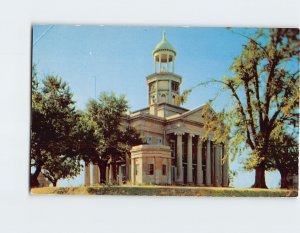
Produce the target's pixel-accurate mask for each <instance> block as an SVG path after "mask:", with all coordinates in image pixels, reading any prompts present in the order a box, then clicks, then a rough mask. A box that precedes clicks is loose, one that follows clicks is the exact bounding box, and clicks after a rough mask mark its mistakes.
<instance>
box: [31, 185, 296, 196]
mask: <svg viewBox="0 0 300 233" xmlns="http://www.w3.org/2000/svg"><path fill="white" fill-rule="evenodd" d="M31 193H32V194H66V195H143V196H144V195H146V196H215V197H297V196H298V191H297V190H281V189H250V188H222V187H220V188H216V187H178V186H125V185H124V186H90V187H65V188H62V187H61V188H60V187H55V188H53V187H46V188H33V189H31Z"/></svg>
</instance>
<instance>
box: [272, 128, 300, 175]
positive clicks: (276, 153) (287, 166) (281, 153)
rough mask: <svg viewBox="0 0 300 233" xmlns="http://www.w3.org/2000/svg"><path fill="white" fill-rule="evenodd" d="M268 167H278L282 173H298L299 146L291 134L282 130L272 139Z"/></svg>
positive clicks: (273, 168)
mask: <svg viewBox="0 0 300 233" xmlns="http://www.w3.org/2000/svg"><path fill="white" fill-rule="evenodd" d="M268 162H269V163H268V164H267V165H268V168H269V169H271V170H275V169H278V170H279V171H280V173H285V174H290V175H298V162H299V147H298V142H297V140H296V139H295V138H293V137H292V136H291V135H289V134H287V133H285V132H282V134H281V135H280V136H279V137H276V138H275V139H273V138H272V139H271V140H270V147H269V156H268Z"/></svg>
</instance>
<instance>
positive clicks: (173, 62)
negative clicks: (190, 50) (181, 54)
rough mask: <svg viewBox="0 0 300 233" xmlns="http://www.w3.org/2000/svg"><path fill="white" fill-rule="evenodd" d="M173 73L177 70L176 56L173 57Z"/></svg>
mask: <svg viewBox="0 0 300 233" xmlns="http://www.w3.org/2000/svg"><path fill="white" fill-rule="evenodd" d="M172 69H173V73H174V71H175V57H173V65H172Z"/></svg>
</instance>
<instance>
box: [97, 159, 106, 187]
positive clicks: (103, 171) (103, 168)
mask: <svg viewBox="0 0 300 233" xmlns="http://www.w3.org/2000/svg"><path fill="white" fill-rule="evenodd" d="M98 167H99V170H100V172H99V174H100V184H105V183H106V163H104V162H100V163H98Z"/></svg>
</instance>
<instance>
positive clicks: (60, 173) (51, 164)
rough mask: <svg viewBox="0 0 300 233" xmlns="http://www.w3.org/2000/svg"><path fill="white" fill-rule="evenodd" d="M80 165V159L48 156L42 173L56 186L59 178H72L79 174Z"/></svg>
mask: <svg viewBox="0 0 300 233" xmlns="http://www.w3.org/2000/svg"><path fill="white" fill-rule="evenodd" d="M81 169H82V166H81V164H80V160H77V159H74V158H70V157H66V156H49V159H48V160H47V161H46V162H45V164H44V166H43V169H42V173H43V175H44V176H45V177H46V178H48V180H49V181H51V183H52V184H53V186H56V184H57V181H58V180H60V179H68V178H74V177H76V176H77V175H79V174H80V172H81Z"/></svg>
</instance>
